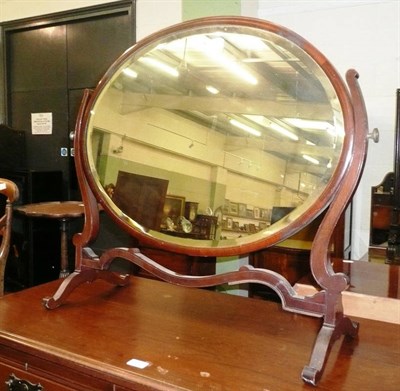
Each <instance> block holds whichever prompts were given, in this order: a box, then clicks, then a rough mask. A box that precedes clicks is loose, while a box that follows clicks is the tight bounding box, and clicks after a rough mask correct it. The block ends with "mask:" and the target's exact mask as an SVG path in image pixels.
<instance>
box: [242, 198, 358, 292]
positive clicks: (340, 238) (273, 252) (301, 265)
mask: <svg viewBox="0 0 400 391" xmlns="http://www.w3.org/2000/svg"><path fill="white" fill-rule="evenodd" d="M350 207H351V206H350ZM324 214H325V213H323V214H322V215H321V216H319V217H318V218H316V219H315V220H314V221H313V222H312V223H311V224H309V225H308V226H307V227H305V228H304V229H302V230H301V231H299V232H298V233H297V234H295V235H293V236H292V237H291V238H289V239H287V240H284V241H283V242H281V243H279V244H278V245H275V246H272V247H269V248H266V249H263V250H259V251H255V252H253V253H251V254H250V255H249V263H250V265H252V266H254V267H256V268H263V269H269V270H273V271H275V272H277V273H279V274H281V275H282V276H283V277H285V278H286V279H287V280H288V281H289V282H290V283H291V284H292V285H294V284H296V283H297V282H298V281H299V280H301V279H302V278H303V277H305V276H307V275H308V274H309V273H310V272H311V269H310V253H311V246H312V243H313V240H314V238H315V235H316V233H317V229H318V227H319V225H320V224H321V221H322V218H323V216H324ZM346 217H347V216H346V213H343V214H342V216H341V218H340V219H339V221H338V223H337V224H336V227H335V230H334V232H333V235H332V239H331V251H330V255H331V257H333V258H341V259H348V258H347V257H348V254H347V251H348V250H347V249H346V244H345V243H346V238H345V235H346V233H345V224H346V221H345V219H346ZM249 294H250V296H253V297H267V298H272V297H274V296H275V294H274V292H273V291H272V290H271V289H270V288H268V287H266V286H264V285H261V284H250V285H249Z"/></svg>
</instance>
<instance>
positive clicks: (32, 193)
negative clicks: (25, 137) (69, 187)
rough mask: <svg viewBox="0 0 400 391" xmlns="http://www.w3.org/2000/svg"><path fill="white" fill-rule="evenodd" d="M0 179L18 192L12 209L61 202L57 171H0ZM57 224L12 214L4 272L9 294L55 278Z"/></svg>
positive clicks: (57, 249) (60, 182)
mask: <svg viewBox="0 0 400 391" xmlns="http://www.w3.org/2000/svg"><path fill="white" fill-rule="evenodd" d="M0 177H3V178H7V179H9V180H12V181H13V182H14V183H15V184H16V185H17V186H18V188H19V191H20V197H19V200H18V202H16V203H15V206H18V205H24V204H31V203H36V202H47V201H59V200H62V173H61V171H34V170H27V169H24V170H22V169H21V170H9V169H1V168H0ZM59 229H60V228H59V224H58V222H57V221H50V220H45V219H43V220H42V219H35V220H32V219H29V218H26V217H25V216H22V215H18V214H14V218H13V233H12V243H13V246H14V248H15V251H14V252H13V253H11V254H10V258H9V262H8V265H7V270H6V288H7V290H9V291H13V290H18V289H22V288H24V287H28V286H33V285H37V284H40V283H43V282H47V281H51V280H54V279H56V278H58V273H59V262H58V261H57V260H59V259H60V233H59Z"/></svg>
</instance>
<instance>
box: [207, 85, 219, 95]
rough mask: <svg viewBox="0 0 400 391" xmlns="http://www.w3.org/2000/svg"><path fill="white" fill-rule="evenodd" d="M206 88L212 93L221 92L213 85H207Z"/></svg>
mask: <svg viewBox="0 0 400 391" xmlns="http://www.w3.org/2000/svg"><path fill="white" fill-rule="evenodd" d="M206 90H207V91H208V92H209V93H211V94H214V95H216V94H219V90H218V89H217V88H215V87H213V86H206Z"/></svg>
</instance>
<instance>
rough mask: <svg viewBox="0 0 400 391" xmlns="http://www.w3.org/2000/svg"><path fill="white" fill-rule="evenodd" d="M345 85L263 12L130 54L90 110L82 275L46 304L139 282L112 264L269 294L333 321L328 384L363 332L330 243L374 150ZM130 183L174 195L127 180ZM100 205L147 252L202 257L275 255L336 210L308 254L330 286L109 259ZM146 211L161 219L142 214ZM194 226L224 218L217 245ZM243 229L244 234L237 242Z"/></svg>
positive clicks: (80, 139)
mask: <svg viewBox="0 0 400 391" xmlns="http://www.w3.org/2000/svg"><path fill="white" fill-rule="evenodd" d="M346 81H347V82H345V81H344V80H343V79H342V78H341V76H340V75H339V74H338V73H337V71H336V70H335V68H334V67H333V66H332V65H331V63H330V62H329V61H328V60H327V58H326V57H325V56H324V55H323V54H322V53H321V52H319V51H318V50H317V49H316V48H315V47H313V46H312V45H311V44H310V43H309V42H307V41H306V40H304V39H303V38H302V37H300V36H299V35H297V34H296V33H295V32H293V31H290V30H288V29H286V28H284V27H282V26H278V25H275V24H273V23H270V22H267V21H264V20H258V19H253V18H245V17H223V16H222V17H212V18H202V19H196V20H192V21H188V22H184V23H181V24H179V25H175V26H172V27H169V28H167V29H164V30H162V31H160V32H158V33H155V34H153V35H151V36H149V37H147V38H145V39H143V40H141V41H140V42H138V43H137V44H136V45H134V46H133V47H131V48H129V49H128V50H127V51H126V52H124V53H123V54H122V55H121V57H120V58H118V59H117V60H116V61H115V62H114V64H113V65H112V66H111V67H110V69H109V70H108V71H107V72H106V74H105V75H104V77H103V78H102V79H101V80H100V82H99V84H98V85H97V87H96V89H95V90H93V91H89V90H88V91H86V94H85V96H84V99H83V101H82V104H81V108H80V113H79V116H78V120H77V125H76V133H75V163H76V167H77V172H78V179H79V183H80V189H81V193H82V198H83V202H84V205H85V225H84V228H83V231H82V232H81V233H79V234H77V235H76V236H75V237H74V245H75V247H76V260H75V262H76V265H75V271H74V272H73V273H72V274H71V275H70V276H68V277H67V278H66V279H65V280H64V281H63V282H62V284H61V285H60V287H59V289H58V290H57V292H56V293H55V294H54V295H53V296H52V297H47V298H45V300H44V301H45V305H46V307H47V308H49V309H53V308H56V307H58V306H60V305H61V304H63V303H64V302H65V301H66V299H67V297H68V296H69V294H70V293H71V292H72V291H73V290H74V289H75V287H77V286H79V285H80V284H82V283H83V282H85V281H93V280H95V279H97V278H101V279H105V280H107V281H109V282H110V283H112V284H117V285H125V284H127V283H128V281H129V277H128V276H126V275H123V276H122V275H119V274H116V273H113V272H112V271H111V270H110V265H111V264H112V262H113V260H114V259H116V258H124V259H126V260H128V261H129V262H131V263H133V264H135V265H137V266H139V267H140V268H142V269H144V270H145V271H146V272H148V273H151V274H152V275H154V276H155V277H157V278H159V279H162V280H164V281H167V282H170V283H173V284H177V285H183V286H188V287H194V288H195V287H209V286H215V285H219V284H224V283H229V284H237V283H258V284H263V285H265V286H268V287H269V288H271V289H273V290H274V291H275V292H276V293H277V294H278V296H279V297H280V299H281V301H282V306H283V308H284V309H285V310H287V311H292V312H296V313H300V314H305V315H309V316H314V317H319V318H322V319H323V322H322V326H321V330H320V332H319V334H318V336H317V337H316V342H315V346H314V347H313V349H312V352H311V358H310V362H309V363H308V364H307V365H305V367H304V369H303V371H302V378H303V379H304V381H305V382H307V383H311V384H316V383H317V381H318V379H319V378H320V376H321V374H322V372H323V368H324V365H325V362H326V359H327V356H328V352H329V349H330V346H331V344H332V343H333V342H334V341H335V340H336V339H337V338H338V337H340V336H341V335H343V334H344V335H350V336H353V337H354V336H356V335H357V330H358V325H357V323H355V322H353V321H352V320H350V319H349V318H348V317H346V316H345V315H344V314H343V307H342V296H341V295H342V291H344V290H345V289H346V288H347V286H348V278H347V277H346V275H345V274H343V273H335V272H334V271H333V269H332V266H331V261H330V251H329V248H328V247H329V243H330V239H331V236H332V234H333V231H334V229H335V226H336V224H337V222H338V220H339V218H340V216H341V215H342V212H343V211H344V210H345V208H346V206H347V204H348V203H349V201H350V199H351V197H352V194H353V192H354V190H355V189H356V187H357V183H358V180H359V177H360V175H361V172H362V168H363V164H364V159H365V155H366V151H367V128H368V125H367V115H366V112H365V106H364V102H363V98H362V94H361V92H360V88H359V84H358V74H357V72H356V71H355V70H349V71H348V72H347V74H346ZM123 173H130V174H132V175H131V176H130V177H131V178H132V177H133V176H136V177H141V178H142V179H143V177H145V178H147V179H146V181H147V182H146V183H162V184H163V186H147V185H137V183H135V185H130V186H127V185H126V182H125V184H122V182H121V180H120V179H121V177H122V176H124V175H125V174H123ZM110 188H111V189H112V191H110ZM115 195H117V198H115V197H116V196H115ZM169 195H173V196H175V197H179V198H180V199H181V200H182V202H181V204H182V208H181V210H180V212H178V214H182V215H179V216H178V215H176V213H172V212H171V211H169V212H168V213H172V214H168V219H170V220H167V221H163V218H161V221H160V218H159V212H157V213H156V211H161V210H162V211H163V212H165V210H166V209H168V208H167V207H166V201H167V200H168V196H169ZM121 200H123V203H122V202H121ZM227 200H229V207H227V206H226V205H227ZM98 203H100V204H101V206H102V209H103V211H104V213H106V214H107V215H108V216H110V217H111V218H112V219H113V220H114V221H115V222H116V223H117V224H118V225H119V226H120V227H121V228H122V229H123V230H124V231H125V232H126V233H128V234H129V235H131V236H132V237H134V238H136V239H137V240H138V241H139V242H140V243H143V244H144V245H146V246H149V247H151V248H159V249H163V251H170V252H171V253H175V254H186V255H190V256H197V257H226V256H233V255H246V254H251V253H253V252H255V251H259V250H261V249H265V248H268V247H271V246H273V245H276V244H277V243H279V242H281V241H283V240H285V239H287V238H289V237H290V236H292V235H294V234H295V233H296V232H299V231H300V230H301V229H302V228H304V227H305V226H307V225H308V224H310V223H311V222H312V221H313V220H315V219H316V218H317V217H319V216H320V215H321V214H322V213H323V212H324V216H323V219H322V221H321V223H320V225H319V228H318V231H317V234H316V238H315V240H314V242H313V244H312V248H311V254H310V268H311V270H312V273H313V275H314V277H315V280H316V281H317V283H318V284H319V285H320V290H319V291H318V293H316V294H314V295H312V296H307V297H305V296H300V295H298V294H297V293H296V291H295V290H294V288H293V287H292V285H291V284H290V283H289V282H288V281H287V279H285V278H284V277H283V276H282V275H280V274H278V273H276V272H273V271H270V270H267V269H262V268H253V267H251V266H243V267H240V268H239V269H238V270H236V271H233V272H227V273H223V274H218V275H206V276H191V275H182V274H179V273H175V272H172V271H171V270H169V269H167V268H165V267H163V266H160V265H159V264H158V263H157V262H156V261H155V260H153V259H152V258H151V257H149V256H146V255H144V254H143V253H142V252H141V250H140V248H110V249H108V250H106V251H105V252H104V253H103V254H101V255H97V254H95V253H94V252H93V251H92V250H91V248H90V246H91V243H92V242H93V241H94V240H95V238H96V237H97V235H98V232H99V230H101V226H100V225H99V212H98V207H97V205H98ZM186 203H189V204H188V205H190V203H193V205H195V206H196V208H195V213H196V216H194V215H193V214H192V215H190V216H189V215H187V216H186V217H185V205H186ZM274 208H275V209H274ZM279 208H281V210H283V208H285V209H284V210H285V211H286V212H287V213H286V214H284V215H283V216H282V217H281V218H280V219H277V220H276V221H272V220H271V214H272V210H278V209H279ZM136 209H138V212H140V213H137V212H135V210H136ZM227 209H228V213H226V210H227ZM146 212H149V213H146ZM148 214H150V215H153V217H154V216H156V217H157V218H154V219H151V220H148V219H146V218H142V216H146V215H148ZM198 216H200V217H201V220H202V221H203V222H204V221H206V220H207V221H213V232H212V235H211V234H209V235H208V236H207V235H205V236H204V237H196V236H193V235H191V230H194V229H195V224H196V221H197V220H198ZM205 217H208V219H205ZM228 218H229V219H230V220H228ZM239 218H240V219H242V222H241V223H239ZM224 220H226V221H225V222H224ZM236 222H237V223H238V224H237V225H235V224H234V223H236ZM260 222H261V224H260ZM245 224H247V225H246V226H245ZM250 224H251V225H250ZM241 226H245V227H246V228H245V229H244V231H245V234H241V235H237V230H239V231H240V229H241V228H240V227H241ZM216 324H217V322H216Z"/></svg>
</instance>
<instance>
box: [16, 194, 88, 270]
mask: <svg viewBox="0 0 400 391" xmlns="http://www.w3.org/2000/svg"><path fill="white" fill-rule="evenodd" d="M15 211H16V212H18V213H21V214H22V215H24V216H26V217H28V218H31V219H32V218H41V219H56V220H58V221H59V224H60V227H59V231H60V232H61V236H60V254H61V258H60V265H59V267H58V269H59V271H60V272H59V276H60V277H61V278H63V277H67V276H68V275H69V265H68V263H69V262H68V223H69V220H71V219H76V218H78V217H82V216H83V214H84V208H83V203H82V202H80V201H53V202H39V203H35V204H25V205H21V206H18V207H16V208H15Z"/></svg>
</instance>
